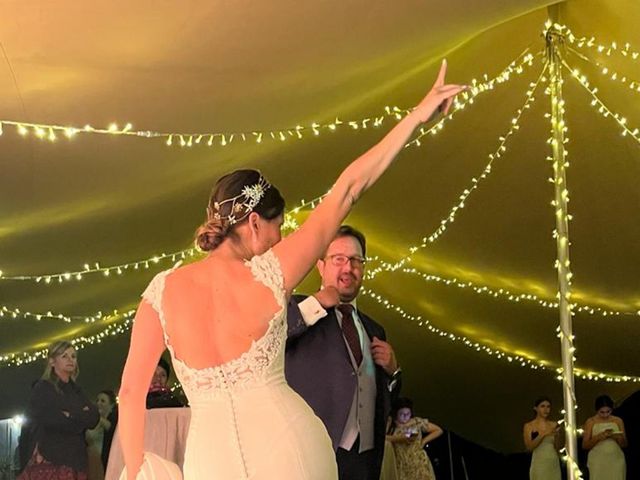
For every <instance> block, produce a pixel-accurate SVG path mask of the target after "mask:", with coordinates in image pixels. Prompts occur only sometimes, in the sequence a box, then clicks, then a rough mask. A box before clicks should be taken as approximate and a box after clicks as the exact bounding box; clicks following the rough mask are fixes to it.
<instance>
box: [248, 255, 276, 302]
mask: <svg viewBox="0 0 640 480" xmlns="http://www.w3.org/2000/svg"><path fill="white" fill-rule="evenodd" d="M245 264H246V265H248V266H249V267H250V268H251V273H252V274H253V278H255V279H256V280H257V281H258V282H260V283H262V284H264V285H265V286H267V287H269V288H270V289H271V291H272V292H273V295H274V296H275V297H276V300H277V302H278V305H280V307H284V303H285V302H284V300H285V292H284V279H283V277H282V269H281V268H280V260H279V259H278V257H276V254H275V253H273V250H271V249H269V250H267V251H266V252H265V253H263V254H262V255H256V256H255V257H253V258H252V259H251V260H248V261H246V262H245Z"/></svg>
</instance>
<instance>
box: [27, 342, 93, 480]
mask: <svg viewBox="0 0 640 480" xmlns="http://www.w3.org/2000/svg"><path fill="white" fill-rule="evenodd" d="M79 372H80V369H79V367H78V358H77V354H76V349H75V348H74V347H73V345H72V344H71V343H70V342H66V341H60V342H55V343H53V344H52V345H51V346H50V347H49V350H48V353H47V360H46V367H45V370H44V373H43V375H42V378H41V379H40V380H39V381H38V382H36V384H35V385H34V386H33V389H32V390H31V397H30V399H29V407H28V410H27V411H28V417H29V418H30V420H31V422H32V423H33V429H34V430H33V440H32V441H33V445H32V446H30V448H29V451H30V452H31V458H30V460H29V463H28V464H27V466H26V468H25V470H24V471H23V472H22V473H21V474H20V476H19V477H18V479H19V480H41V479H43V480H44V479H46V480H86V478H87V447H86V444H85V431H86V430H87V429H90V428H93V427H95V426H96V425H97V424H98V421H99V420H100V414H99V413H98V409H97V408H96V406H95V405H93V403H91V401H90V400H89V399H88V398H87V396H86V395H85V394H84V392H83V391H82V389H81V388H80V387H79V386H78V385H77V383H76V379H77V378H78V374H79Z"/></svg>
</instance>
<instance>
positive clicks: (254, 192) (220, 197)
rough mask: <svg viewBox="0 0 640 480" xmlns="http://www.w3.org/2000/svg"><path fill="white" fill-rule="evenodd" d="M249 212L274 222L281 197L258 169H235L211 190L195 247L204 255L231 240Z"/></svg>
mask: <svg viewBox="0 0 640 480" xmlns="http://www.w3.org/2000/svg"><path fill="white" fill-rule="evenodd" d="M251 212H256V213H257V214H258V215H260V216H261V217H262V218H264V219H265V220H273V219H274V218H276V217H278V216H279V215H280V214H282V212H284V198H282V195H280V192H279V191H278V189H277V188H276V187H274V186H273V185H270V184H269V183H268V182H267V181H266V180H265V178H264V177H263V176H262V174H261V173H260V172H259V171H257V170H236V171H234V172H231V173H229V174H227V175H225V176H223V177H221V178H220V179H219V180H218V181H217V182H216V184H215V186H214V187H213V190H212V191H211V196H210V197H209V204H208V206H207V220H206V221H205V222H204V223H203V224H202V225H201V226H200V227H199V228H198V230H197V231H196V246H197V247H198V248H200V250H203V251H205V252H210V251H211V250H214V249H216V248H217V247H218V246H219V245H220V244H221V243H222V242H223V241H224V239H225V238H227V237H233V236H234V235H235V230H236V227H237V226H238V225H241V224H242V223H244V222H246V221H247V219H248V218H249V214H250V213H251Z"/></svg>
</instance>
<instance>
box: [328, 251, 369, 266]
mask: <svg viewBox="0 0 640 480" xmlns="http://www.w3.org/2000/svg"><path fill="white" fill-rule="evenodd" d="M325 259H327V260H329V261H330V262H331V264H332V265H333V266H334V267H344V266H345V265H346V264H347V262H351V266H352V267H353V268H362V267H364V264H365V262H366V261H367V259H366V258H364V257H360V256H357V255H356V256H353V257H348V256H347V255H341V254H337V255H329V256H327V257H325Z"/></svg>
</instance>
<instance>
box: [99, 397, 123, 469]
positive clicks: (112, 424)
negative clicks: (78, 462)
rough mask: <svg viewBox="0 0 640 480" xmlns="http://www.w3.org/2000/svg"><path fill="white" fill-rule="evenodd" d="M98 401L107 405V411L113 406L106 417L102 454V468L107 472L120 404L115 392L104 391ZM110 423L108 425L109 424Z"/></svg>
mask: <svg viewBox="0 0 640 480" xmlns="http://www.w3.org/2000/svg"><path fill="white" fill-rule="evenodd" d="M98 400H99V401H100V403H102V404H103V405H105V407H103V408H105V409H108V406H107V405H108V404H110V405H111V408H110V410H109V413H108V414H107V416H106V422H105V423H104V426H105V427H106V428H105V429H104V437H103V439H102V452H101V454H100V457H101V460H102V466H103V468H104V471H105V472H106V471H107V462H108V461H109V453H110V452H111V444H112V443H113V434H114V433H115V431H116V426H117V425H118V403H117V399H116V394H115V393H114V392H113V390H102V391H101V392H100V393H99V394H98ZM98 409H100V404H98ZM107 422H108V423H107Z"/></svg>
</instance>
